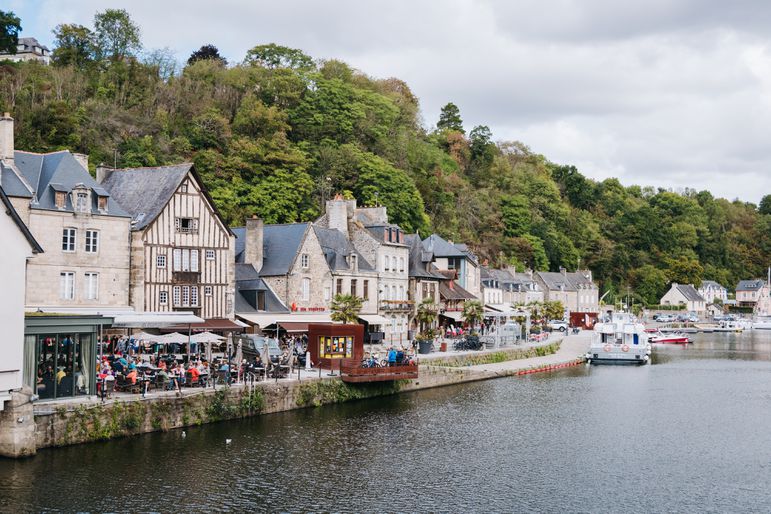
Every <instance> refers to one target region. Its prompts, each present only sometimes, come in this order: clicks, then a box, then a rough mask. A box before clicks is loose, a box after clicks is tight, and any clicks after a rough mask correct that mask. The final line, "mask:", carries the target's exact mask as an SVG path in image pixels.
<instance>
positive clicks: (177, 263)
mask: <svg viewBox="0 0 771 514" xmlns="http://www.w3.org/2000/svg"><path fill="white" fill-rule="evenodd" d="M174 271H182V250H180V249H179V248H175V249H174Z"/></svg>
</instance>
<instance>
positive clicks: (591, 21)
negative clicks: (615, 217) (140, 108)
mask: <svg viewBox="0 0 771 514" xmlns="http://www.w3.org/2000/svg"><path fill="white" fill-rule="evenodd" d="M3 3H4V4H5V5H6V7H5V8H4V9H9V8H10V10H13V11H14V12H15V13H16V14H17V15H18V16H19V17H20V18H21V20H22V27H23V31H22V35H23V36H34V37H37V38H38V40H39V41H41V42H42V43H45V44H49V45H50V43H51V42H52V35H51V30H52V29H53V28H54V27H55V26H56V25H57V24H59V23H78V24H82V25H86V26H89V27H90V26H92V20H93V15H94V13H95V12H97V11H101V10H104V9H105V8H125V9H126V10H128V12H129V13H130V14H131V17H132V18H133V19H134V20H135V21H136V22H137V23H138V24H139V26H140V27H141V29H142V39H143V43H144V45H145V47H146V48H147V49H155V48H166V47H167V48H170V49H172V50H173V51H174V52H175V53H176V55H177V56H178V58H179V60H180V61H181V62H183V61H185V60H186V59H187V57H188V56H189V55H190V53H191V52H192V51H193V50H195V49H197V48H199V47H200V46H201V45H203V44H207V43H212V44H214V45H215V46H217V47H218V48H219V49H220V52H221V53H222V54H223V55H224V56H225V57H227V59H228V60H229V61H230V62H231V63H235V62H239V61H241V60H242V59H243V57H244V55H245V53H246V51H247V50H248V49H250V48H251V47H253V46H255V45H258V44H264V43H270V42H273V43H277V44H281V45H285V46H290V47H293V48H300V49H302V50H303V51H304V52H305V53H307V54H309V55H311V56H312V57H314V58H317V59H331V58H335V59H340V60H343V61H345V62H347V63H349V64H350V65H352V66H353V67H355V68H356V69H358V70H361V71H362V72H364V73H366V74H367V75H369V76H372V77H375V78H388V77H398V78H400V79H402V80H404V81H405V82H407V84H408V85H409V86H410V88H411V89H412V91H413V92H414V93H415V94H416V95H417V96H418V98H419V99H420V102H421V111H422V114H423V119H424V124H425V125H426V127H427V128H430V127H432V126H433V125H435V124H436V121H437V118H438V114H439V110H440V108H441V107H442V106H443V105H445V104H446V103H447V102H453V103H455V104H456V105H457V106H458V107H459V108H460V111H461V115H462V117H463V121H464V125H465V126H466V130H467V132H468V131H469V130H470V129H471V128H472V127H474V126H475V125H487V126H489V127H490V129H491V130H492V132H493V136H494V139H496V140H500V141H511V140H516V141H521V142H523V143H525V144H526V145H527V146H529V147H530V148H531V150H532V151H534V152H537V153H540V154H543V155H545V156H546V157H547V158H548V159H549V160H551V161H552V162H556V163H560V164H573V165H575V166H576V167H578V169H579V170H580V171H581V172H582V173H583V174H584V175H586V176H588V177H591V178H594V179H598V180H602V179H605V178H608V177H617V178H619V179H620V180H621V182H622V183H623V184H625V185H632V184H639V185H644V186H646V185H650V186H657V187H664V188H671V189H674V190H676V191H679V190H682V189H683V188H685V187H690V188H695V189H697V190H702V189H707V190H709V191H711V192H712V193H713V194H714V195H715V196H720V197H724V198H728V199H731V200H733V199H735V198H738V199H740V200H742V201H749V202H754V203H757V202H759V201H760V199H761V197H762V196H763V195H766V194H769V193H771V138H769V135H770V134H771V2H763V1H756V2H752V1H746V0H733V1H731V2H725V1H719V0H680V1H677V0H646V1H639V2H638V1H636V0H630V1H623V2H619V1H618V0H580V1H579V0H510V1H506V0H501V1H495V0H475V1H472V0H436V1H432V0H423V1H420V0H367V1H361V0H340V1H334V2H332V1H323V0H305V1H301V0H271V1H263V0H218V1H217V2H211V1H204V0H184V1H182V0H130V1H129V0H123V1H118V0H5V1H4V2H3Z"/></svg>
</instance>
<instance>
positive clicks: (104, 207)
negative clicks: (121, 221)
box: [98, 196, 107, 212]
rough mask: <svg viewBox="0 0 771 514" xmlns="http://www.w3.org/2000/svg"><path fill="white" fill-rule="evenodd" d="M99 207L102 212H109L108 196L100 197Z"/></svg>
mask: <svg viewBox="0 0 771 514" xmlns="http://www.w3.org/2000/svg"><path fill="white" fill-rule="evenodd" d="M98 203H99V205H98V207H99V210H100V211H101V212H107V197H106V196H100V197H99V199H98Z"/></svg>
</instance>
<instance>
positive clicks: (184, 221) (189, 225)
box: [174, 218, 198, 234]
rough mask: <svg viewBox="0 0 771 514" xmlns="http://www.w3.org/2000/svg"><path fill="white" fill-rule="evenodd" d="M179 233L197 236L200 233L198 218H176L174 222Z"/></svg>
mask: <svg viewBox="0 0 771 514" xmlns="http://www.w3.org/2000/svg"><path fill="white" fill-rule="evenodd" d="M174 225H175V226H176V229H177V232H181V233H183V234H195V233H197V232H198V218H176V219H175V220H174Z"/></svg>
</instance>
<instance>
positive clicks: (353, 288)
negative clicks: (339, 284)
mask: <svg viewBox="0 0 771 514" xmlns="http://www.w3.org/2000/svg"><path fill="white" fill-rule="evenodd" d="M357 285H358V284H357V280H356V279H355V278H354V279H353V280H351V296H357V295H356V293H357V291H356V289H358V287H357Z"/></svg>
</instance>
